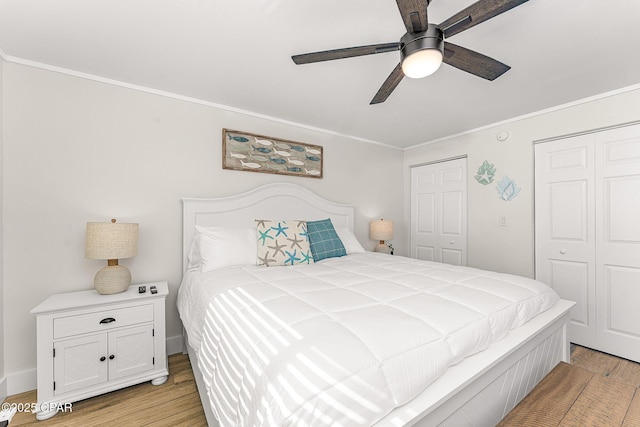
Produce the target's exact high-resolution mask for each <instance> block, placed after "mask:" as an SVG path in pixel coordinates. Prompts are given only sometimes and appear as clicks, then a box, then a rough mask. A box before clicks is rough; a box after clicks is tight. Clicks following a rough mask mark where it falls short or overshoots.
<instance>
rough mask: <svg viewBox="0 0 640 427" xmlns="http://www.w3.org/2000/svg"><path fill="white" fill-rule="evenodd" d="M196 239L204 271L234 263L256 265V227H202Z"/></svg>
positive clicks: (198, 228)
mask: <svg viewBox="0 0 640 427" xmlns="http://www.w3.org/2000/svg"><path fill="white" fill-rule="evenodd" d="M196 233H197V234H198V235H197V236H196V239H197V240H198V246H199V249H200V257H201V258H202V272H203V273H206V272H207V271H211V270H216V269H218V268H222V267H228V266H232V265H255V264H256V253H257V251H258V244H257V242H256V234H255V233H256V231H255V228H253V227H251V228H226V227H200V226H198V225H196Z"/></svg>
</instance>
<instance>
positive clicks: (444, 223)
mask: <svg viewBox="0 0 640 427" xmlns="http://www.w3.org/2000/svg"><path fill="white" fill-rule="evenodd" d="M411 256H412V257H413V258H418V259H424V260H428V261H437V262H444V263H447V264H453V265H467V159H466V158H463V159H455V160H449V161H445V162H439V163H432V164H428V165H423V166H416V167H413V168H411Z"/></svg>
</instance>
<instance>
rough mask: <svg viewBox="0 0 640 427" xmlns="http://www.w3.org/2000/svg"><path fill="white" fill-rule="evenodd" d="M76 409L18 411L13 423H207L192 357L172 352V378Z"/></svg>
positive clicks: (32, 397) (30, 395) (29, 395)
mask: <svg viewBox="0 0 640 427" xmlns="http://www.w3.org/2000/svg"><path fill="white" fill-rule="evenodd" d="M36 401H37V396H36V391H35V390H33V391H29V392H26V393H21V394H16V395H14V396H10V397H8V398H7V399H6V400H5V402H9V403H20V402H22V403H34V402H36ZM72 409H73V412H66V413H65V412H60V413H58V414H57V415H55V416H54V417H53V418H50V419H48V420H44V421H37V420H36V417H35V415H34V414H31V413H25V412H22V413H21V412H18V413H16V414H15V415H14V417H13V419H12V420H11V423H10V424H9V425H10V427H17V426H40V427H53V426H65V427H67V426H68V427H76V426H77V427H88V426H91V427H98V426H110V427H111V426H126V427H128V426H136V427H137V426H154V427H156V426H167V427H168V426H190V427H191V426H194V427H196V426H206V425H207V421H206V419H205V417H204V412H203V410H202V405H201V404H200V397H199V395H198V390H197V389H196V383H195V380H194V378H193V372H192V370H191V365H190V364H189V357H188V356H187V355H183V354H174V355H172V356H169V378H168V379H167V381H166V382H165V383H164V384H162V385H160V386H154V385H151V383H150V382H146V383H144V384H139V385H135V386H132V387H127V388H125V389H123V390H118V391H114V392H111V393H107V394H104V395H101V396H97V397H93V398H91V399H86V400H82V401H80V402H75V403H74V404H73V407H72Z"/></svg>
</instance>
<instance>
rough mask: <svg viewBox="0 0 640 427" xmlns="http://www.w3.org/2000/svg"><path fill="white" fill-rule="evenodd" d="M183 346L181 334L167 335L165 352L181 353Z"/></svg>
mask: <svg viewBox="0 0 640 427" xmlns="http://www.w3.org/2000/svg"><path fill="white" fill-rule="evenodd" d="M183 348H184V340H183V339H182V335H176V336H174V337H167V354H168V355H172V354H177V353H182V350H183Z"/></svg>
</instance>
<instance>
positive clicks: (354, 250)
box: [336, 227, 365, 255]
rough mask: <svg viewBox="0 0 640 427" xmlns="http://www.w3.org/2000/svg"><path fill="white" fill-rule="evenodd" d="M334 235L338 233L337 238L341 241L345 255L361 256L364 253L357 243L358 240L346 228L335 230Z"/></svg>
mask: <svg viewBox="0 0 640 427" xmlns="http://www.w3.org/2000/svg"><path fill="white" fill-rule="evenodd" d="M336 233H338V237H339V238H340V240H342V244H343V245H344V249H345V250H346V251H347V255H349V254H362V253H364V252H365V250H364V248H363V247H362V245H361V244H360V242H358V239H356V236H355V235H354V234H353V233H352V232H351V231H350V230H349V229H348V228H347V227H338V228H336Z"/></svg>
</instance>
